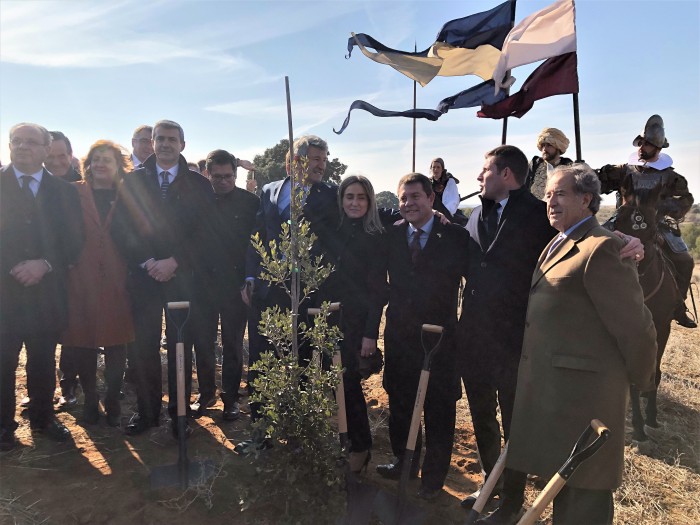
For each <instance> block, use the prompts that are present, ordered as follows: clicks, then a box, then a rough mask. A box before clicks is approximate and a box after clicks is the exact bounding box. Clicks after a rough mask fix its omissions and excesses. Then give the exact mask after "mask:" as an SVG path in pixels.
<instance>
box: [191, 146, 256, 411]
mask: <svg viewBox="0 0 700 525" xmlns="http://www.w3.org/2000/svg"><path fill="white" fill-rule="evenodd" d="M237 165H238V162H237V159H236V157H234V156H233V155H231V154H230V153H229V152H227V151H224V150H220V149H219V150H215V151H212V152H211V153H209V155H207V159H206V169H205V172H206V173H207V176H208V178H209V180H210V182H211V186H212V188H213V189H214V193H215V196H216V197H215V198H216V202H215V205H214V207H213V208H212V209H211V210H210V212H209V213H208V214H207V216H206V219H205V220H206V222H205V226H204V228H203V230H202V234H203V238H204V241H203V244H204V250H203V251H204V253H206V258H203V259H201V265H202V267H201V271H200V272H199V274H200V275H199V278H198V286H197V296H198V297H199V298H200V300H199V301H197V305H198V308H197V311H196V312H193V313H194V318H195V320H196V322H197V323H198V327H197V334H196V336H195V351H196V358H197V377H198V379H199V399H198V401H197V403H196V404H194V405H192V410H193V411H196V412H197V413H198V414H200V415H201V414H203V413H204V411H205V410H206V409H207V408H208V407H210V406H212V405H213V404H214V402H215V395H216V383H215V381H214V375H215V372H216V358H215V352H214V346H215V344H216V333H217V326H218V324H219V323H218V322H219V317H221V342H222V346H223V363H222V367H221V400H222V401H223V402H224V412H223V418H224V420H226V421H233V420H236V419H238V417H239V416H240V409H239V406H238V388H239V385H240V383H241V374H242V372H243V335H244V333H245V327H246V321H247V318H248V312H247V309H246V306H245V304H244V303H243V300H242V298H241V294H240V289H241V287H242V286H243V284H244V282H245V257H246V251H247V248H248V245H249V244H250V231H251V230H252V229H253V225H254V223H255V214H256V212H257V209H258V205H259V204H260V199H259V198H258V197H256V196H255V195H254V194H252V193H250V192H248V191H246V190H242V189H240V188H237V187H236V167H237Z"/></svg>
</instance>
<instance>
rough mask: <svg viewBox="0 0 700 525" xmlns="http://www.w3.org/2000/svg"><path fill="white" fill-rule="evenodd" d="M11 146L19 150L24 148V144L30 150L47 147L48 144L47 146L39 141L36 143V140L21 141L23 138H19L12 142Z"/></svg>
mask: <svg viewBox="0 0 700 525" xmlns="http://www.w3.org/2000/svg"><path fill="white" fill-rule="evenodd" d="M10 144H11V145H12V147H14V148H19V147H20V146H22V145H23V144H24V145H25V146H29V147H30V148H35V147H37V146H47V144H45V143H43V142H38V141H36V140H34V139H21V138H19V137H15V138H13V139H12V140H11V141H10Z"/></svg>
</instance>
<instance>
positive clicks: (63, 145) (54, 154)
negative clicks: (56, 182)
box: [44, 131, 82, 182]
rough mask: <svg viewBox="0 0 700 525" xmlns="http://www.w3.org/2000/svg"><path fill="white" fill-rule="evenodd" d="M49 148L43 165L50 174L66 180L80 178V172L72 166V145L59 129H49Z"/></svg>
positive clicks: (74, 180)
mask: <svg viewBox="0 0 700 525" xmlns="http://www.w3.org/2000/svg"><path fill="white" fill-rule="evenodd" d="M49 133H51V149H50V150H49V156H48V157H46V160H45V161H44V165H45V166H46V169H47V170H49V171H50V172H51V175H53V176H54V177H58V178H59V179H63V180H64V181H66V182H77V181H79V180H82V177H81V176H80V173H79V172H78V171H77V170H76V169H75V168H74V167H73V146H71V143H70V140H68V137H66V136H65V135H64V134H63V133H61V132H60V131H50V132H49Z"/></svg>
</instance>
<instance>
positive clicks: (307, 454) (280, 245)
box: [244, 159, 345, 523]
mask: <svg viewBox="0 0 700 525" xmlns="http://www.w3.org/2000/svg"><path fill="white" fill-rule="evenodd" d="M296 168H297V169H299V170H300V172H301V173H302V174H303V171H304V169H305V165H304V163H303V159H302V162H297V163H296ZM294 190H295V191H293V192H292V217H293V219H292V220H290V221H289V222H288V223H286V224H283V225H282V235H281V236H280V238H279V239H277V240H272V241H270V242H269V244H268V245H267V246H265V245H264V244H263V243H262V242H261V240H260V239H259V238H257V236H254V237H253V240H252V242H253V246H254V248H255V250H256V251H257V253H258V255H259V256H260V259H261V268H262V271H261V276H260V277H261V279H263V280H265V281H267V282H268V283H269V286H279V287H282V288H283V289H284V290H285V291H286V293H287V295H288V296H289V299H290V302H291V304H292V305H293V306H294V307H293V308H291V309H289V308H280V307H279V306H275V307H273V308H269V309H267V310H265V311H264V312H263V315H262V319H261V322H260V325H259V330H260V333H261V334H262V335H263V336H265V337H266V338H267V339H268V340H269V341H270V343H271V345H272V347H273V350H272V351H269V352H266V353H263V355H262V356H261V358H260V360H259V361H258V362H257V363H255V364H254V365H252V367H251V368H252V369H254V370H256V371H258V372H259V375H258V378H257V379H256V380H255V382H254V383H253V387H254V393H253V394H252V396H251V401H253V402H256V403H259V413H260V418H259V419H258V420H257V421H256V422H255V423H254V424H253V432H254V434H257V435H259V436H263V435H264V436H267V437H268V438H269V439H270V440H271V442H272V443H273V447H272V448H271V449H269V450H266V451H265V452H264V453H257V454H255V455H254V456H253V457H254V458H255V460H254V461H255V462H256V469H257V472H258V473H259V475H260V482H261V484H262V485H263V486H262V488H261V487H255V490H254V491H251V493H250V494H248V495H247V499H246V498H244V508H246V507H248V506H250V505H257V504H260V503H262V504H265V505H269V504H270V503H271V502H276V503H277V504H282V505H283V509H281V514H282V516H280V518H279V520H278V522H280V523H282V522H287V523H325V522H328V523H331V522H334V521H335V520H336V518H337V516H339V515H340V514H341V513H342V509H343V506H344V502H345V493H344V492H343V490H342V488H343V479H342V471H341V470H340V469H339V459H340V456H341V453H340V451H339V447H338V438H337V434H336V432H337V431H336V430H335V429H334V428H333V425H332V416H333V414H334V413H335V412H336V404H335V401H334V399H333V396H332V390H333V389H334V388H335V387H336V386H337V385H338V372H339V371H338V370H337V369H335V368H332V367H327V366H324V363H327V362H328V361H329V357H330V356H331V355H332V353H333V352H334V350H335V348H336V346H337V344H338V341H339V340H340V337H341V333H340V331H339V329H338V328H337V327H336V326H331V325H329V323H328V315H329V305H328V304H327V303H324V304H323V305H322V306H321V314H320V315H318V316H315V317H314V318H313V320H309V319H299V306H298V304H299V303H302V304H303V303H304V301H308V299H309V296H310V295H311V293H312V292H313V291H314V290H317V289H318V288H319V286H320V285H321V284H322V283H323V281H325V280H326V278H327V277H328V276H329V275H330V273H331V271H332V267H331V266H330V265H326V264H324V263H323V258H322V257H320V256H316V257H314V256H312V255H311V254H312V246H313V244H314V242H315V241H316V236H315V235H314V234H313V233H312V231H311V229H310V227H309V224H308V222H307V221H305V220H295V219H294V218H295V217H299V216H300V213H299V211H300V210H301V207H302V199H303V197H302V192H301V191H297V190H299V188H295V189H294ZM296 283H298V284H297V286H298V287H299V288H298V291H299V295H298V299H297V298H295V297H294V286H295V284H296ZM295 303H296V304H295ZM297 342H298V344H300V345H307V347H310V348H311V349H312V355H311V358H310V359H306V360H300V359H299V355H298V351H297Z"/></svg>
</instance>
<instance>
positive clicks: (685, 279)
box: [664, 244, 695, 300]
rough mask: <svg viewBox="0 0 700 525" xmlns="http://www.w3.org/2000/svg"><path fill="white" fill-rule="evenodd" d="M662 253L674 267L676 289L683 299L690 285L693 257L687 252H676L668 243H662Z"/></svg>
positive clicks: (693, 265) (693, 264)
mask: <svg viewBox="0 0 700 525" xmlns="http://www.w3.org/2000/svg"><path fill="white" fill-rule="evenodd" d="M664 248H665V249H664V253H665V254H666V255H667V256H668V258H669V259H671V262H672V263H673V266H674V267H675V269H676V277H677V279H676V281H677V283H678V291H679V292H680V294H681V299H683V300H685V297H686V295H688V288H689V287H690V280H691V278H692V277H693V268H694V267H695V263H694V262H693V257H692V256H691V255H690V254H689V253H688V252H680V253H676V252H674V251H673V250H671V249H670V248H668V245H666V244H664Z"/></svg>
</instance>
